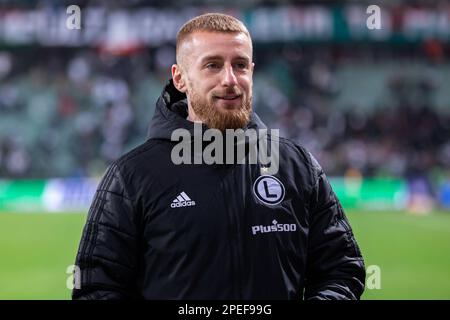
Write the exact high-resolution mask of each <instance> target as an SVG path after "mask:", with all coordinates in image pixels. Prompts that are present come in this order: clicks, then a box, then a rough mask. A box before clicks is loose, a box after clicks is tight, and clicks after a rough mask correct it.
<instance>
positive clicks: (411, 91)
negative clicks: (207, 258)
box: [0, 0, 450, 299]
mask: <svg viewBox="0 0 450 320" xmlns="http://www.w3.org/2000/svg"><path fill="white" fill-rule="evenodd" d="M72 4H77V5H79V6H80V8H81V29H80V30H69V29H68V28H66V20H67V18H68V16H69V15H68V14H67V13H66V8H67V7H68V6H69V5H72ZM371 4H377V5H379V6H380V7H381V18H382V23H381V27H382V28H381V29H380V30H369V29H368V28H367V26H366V20H367V18H368V16H369V14H367V13H366V9H367V7H368V6H369V5H371ZM209 11H219V12H224V13H229V14H232V15H234V16H236V17H238V18H240V19H241V20H243V21H244V22H245V23H246V25H247V26H248V27H249V30H250V32H251V34H252V36H253V41H254V51H255V52H254V55H255V56H254V58H255V63H256V69H255V74H254V108H255V110H256V111H257V112H258V113H259V114H260V116H261V117H262V119H263V120H264V121H265V122H266V123H267V124H268V125H269V127H271V128H279V129H280V131H281V133H282V134H283V135H285V136H287V137H290V138H292V139H294V140H296V141H298V142H300V143H301V144H303V145H305V146H306V147H307V148H309V150H310V151H311V152H312V153H313V154H314V155H315V156H316V157H317V159H318V160H319V162H320V163H321V164H322V166H323V167H324V169H325V171H326V172H327V173H328V176H329V177H330V180H331V181H332V184H333V187H334V188H335V190H336V192H337V193H338V196H339V198H340V199H341V202H342V204H343V205H344V207H345V209H346V211H347V213H348V216H349V219H350V221H351V224H352V226H353V229H354V232H355V234H356V237H357V240H358V241H359V243H360V246H361V250H362V252H363V255H364V257H365V260H366V264H367V267H368V266H371V265H376V266H378V267H379V268H380V271H381V288H379V289H367V290H366V292H365V294H364V296H363V298H364V299H450V255H449V253H450V55H449V54H450V43H449V42H450V3H449V2H448V1H432V0H429V1H426V0H421V1H400V0H396V1H288V0H285V1H268V0H266V1H264V0H239V1H237V0H235V1H220V0H209V1H206V0H205V1H182V2H180V1H174V0H164V1H163V0H153V1H143V0H133V1H124V0H123V1H114V2H107V1H56V0H55V1H52V0H46V1H44V0H43V1H36V0H32V1H25V0H23V1H7V0H6V1H5V0H3V1H0V299H68V298H70V290H69V289H68V288H67V287H66V282H67V279H68V277H69V273H70V271H68V267H69V266H70V265H72V264H73V263H74V259H75V254H76V250H77V247H78V242H79V240H80V236H81V231H82V227H83V225H84V221H85V219H86V213H87V209H88V206H89V203H90V200H91V198H92V195H93V192H94V191H95V188H96V184H97V182H98V179H99V178H100V176H101V175H102V173H103V172H104V170H105V168H106V166H107V165H108V164H109V163H111V161H113V160H114V159H116V158H117V157H119V156H120V155H121V154H123V153H125V152H126V151H128V150H130V149H131V148H133V147H134V146H136V145H137V144H139V143H141V142H143V141H144V140H145V137H146V133H147V129H148V123H149V121H150V119H151V116H152V114H153V110H154V105H155V101H156V99H157V97H158V95H159V94H160V92H161V89H162V86H163V85H164V83H165V82H166V81H167V80H168V78H169V77H170V65H171V64H172V63H173V62H174V56H175V52H174V39H175V34H176V31H177V29H178V28H179V27H180V26H181V25H182V24H183V23H184V22H185V21H186V20H187V19H189V18H191V17H193V16H195V15H197V14H200V13H204V12H209ZM368 276H370V274H368Z"/></svg>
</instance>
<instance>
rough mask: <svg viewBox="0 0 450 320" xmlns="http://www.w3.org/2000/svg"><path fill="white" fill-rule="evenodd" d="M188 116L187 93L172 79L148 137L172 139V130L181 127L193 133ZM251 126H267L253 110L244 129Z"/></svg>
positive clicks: (160, 99) (159, 99)
mask: <svg viewBox="0 0 450 320" xmlns="http://www.w3.org/2000/svg"><path fill="white" fill-rule="evenodd" d="M187 116H188V106H187V98H186V94H184V93H182V92H180V91H178V90H177V89H176V88H175V86H174V85H173V81H172V79H170V80H169V82H168V83H167V84H166V86H165V87H164V89H163V91H162V93H161V96H160V97H159V98H158V100H157V102H156V108H155V113H154V115H153V118H152V120H151V122H150V127H149V130H148V138H149V139H166V140H170V138H171V136H172V132H173V131H174V130H175V129H180V128H184V129H187V130H189V131H190V132H191V133H193V132H194V123H193V122H192V121H189V120H187V119H186V118H187ZM202 127H203V130H206V129H208V127H207V126H206V125H205V124H202ZM250 128H252V129H256V130H258V129H266V128H267V127H266V125H265V124H264V123H263V122H262V121H261V119H260V118H259V117H258V115H257V114H256V113H254V112H253V111H252V113H251V115H250V121H249V123H248V124H247V126H246V127H245V128H244V130H247V129H250Z"/></svg>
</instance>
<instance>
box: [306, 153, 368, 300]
mask: <svg viewBox="0 0 450 320" xmlns="http://www.w3.org/2000/svg"><path fill="white" fill-rule="evenodd" d="M311 161H312V168H313V174H314V176H315V184H314V186H313V188H312V192H311V198H310V218H309V219H310V231H309V240H308V257H307V267H306V280H305V292H304V298H305V300H317V299H320V300H328V299H333V300H334V299H339V300H355V299H359V298H360V296H361V295H362V293H363V291H364V282H365V276H366V273H365V268H364V261H363V258H362V255H361V252H360V250H359V247H358V245H357V243H356V240H355V237H354V235H353V232H352V229H351V227H350V224H349V222H348V220H347V218H346V216H345V213H344V211H343V209H342V206H341V204H340V203H339V200H338V199H337V197H336V195H335V193H334V192H333V190H332V188H331V186H330V183H329V182H328V179H327V178H326V176H325V173H324V172H323V170H322V168H321V167H320V165H319V164H318V163H317V161H316V160H315V159H314V158H313V157H312V156H311Z"/></svg>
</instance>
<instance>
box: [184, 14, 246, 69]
mask: <svg viewBox="0 0 450 320" xmlns="http://www.w3.org/2000/svg"><path fill="white" fill-rule="evenodd" d="M196 31H210V32H229V33H244V34H245V35H246V36H247V37H248V38H249V40H250V44H251V43H252V39H251V37H250V33H249V32H248V30H247V28H246V27H245V25H244V24H243V23H242V22H241V21H240V20H238V19H236V18H235V17H233V16H230V15H227V14H222V13H205V14H202V15H200V16H197V17H195V18H193V19H191V20H189V21H188V22H186V23H185V24H184V25H183V26H181V28H180V30H179V31H178V33H177V44H176V59H177V63H179V62H180V60H181V57H180V56H179V51H180V50H179V48H180V46H181V44H182V43H183V41H184V40H185V39H186V38H187V37H189V36H190V35H191V34H192V33H194V32H196Z"/></svg>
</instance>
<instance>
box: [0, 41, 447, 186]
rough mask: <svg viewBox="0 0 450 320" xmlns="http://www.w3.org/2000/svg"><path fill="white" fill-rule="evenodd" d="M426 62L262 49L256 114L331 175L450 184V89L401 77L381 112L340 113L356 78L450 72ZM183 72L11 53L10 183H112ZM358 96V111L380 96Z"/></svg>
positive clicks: (370, 53)
mask: <svg viewBox="0 0 450 320" xmlns="http://www.w3.org/2000/svg"><path fill="white" fill-rule="evenodd" d="M417 51H418V52H417V53H414V52H413V53H411V50H409V49H408V48H406V49H405V50H404V52H403V53H402V52H399V51H398V50H396V51H393V52H389V50H384V51H383V55H382V56H379V55H378V54H377V51H376V50H370V49H364V48H362V49H361V50H358V49H355V48H331V47H326V46H325V47H316V46H312V47H308V46H305V47H303V46H296V45H278V46H271V47H270V48H267V47H256V48H255V62H256V68H255V74H254V100H253V101H254V108H255V110H256V112H257V113H258V114H260V116H261V118H262V119H263V121H265V122H266V124H267V125H268V126H269V127H270V128H274V129H280V132H281V134H282V135H284V136H286V137H289V138H291V139H294V140H295V141H297V142H299V143H301V144H303V145H304V146H306V147H307V148H308V149H309V150H310V151H311V152H312V153H313V154H314V155H315V156H316V157H317V159H318V160H319V162H320V163H321V164H322V165H323V167H324V168H325V170H326V171H327V173H328V175H332V176H342V175H360V176H366V177H409V176H411V175H427V176H430V177H443V176H445V175H446V174H448V172H450V171H449V169H450V139H449V137H450V112H449V111H450V100H449V101H447V102H448V105H447V107H448V110H446V109H445V108H444V109H442V108H441V109H439V108H436V106H434V105H433V101H434V100H433V94H434V91H435V89H436V88H437V87H439V86H445V85H446V84H444V83H439V79H437V80H436V79H434V78H431V79H430V77H428V76H426V75H425V74H424V75H423V76H419V77H416V78H414V79H411V78H409V77H407V76H404V75H401V74H400V75H397V76H395V77H393V76H389V77H387V78H386V79H385V81H384V82H383V83H382V84H383V86H384V87H385V88H384V89H385V90H386V91H385V92H387V93H388V95H387V96H386V97H382V98H384V99H378V100H374V101H373V102H371V103H372V104H373V105H372V106H369V107H368V106H367V103H366V104H364V103H361V105H358V104H353V105H347V106H346V105H344V106H342V105H338V104H337V103H336V101H338V100H339V98H340V96H341V95H342V90H343V88H344V87H345V84H344V83H342V80H341V78H340V77H339V75H340V72H341V71H342V69H344V68H345V66H348V65H352V66H353V67H354V66H361V68H360V69H364V68H363V67H364V66H370V65H374V64H375V65H383V64H386V63H394V64H395V63H397V62H398V61H404V60H407V61H409V62H410V63H415V64H423V65H427V66H429V67H431V68H432V69H434V70H440V69H441V68H443V66H447V65H448V63H449V61H446V60H445V59H440V60H439V61H435V60H430V59H429V57H427V56H426V54H423V51H421V50H417ZM173 62H174V48H173V46H171V45H167V46H162V47H159V48H155V49H139V50H136V51H135V52H127V53H126V54H124V55H115V54H111V53H109V52H103V51H101V50H93V49H76V50H73V49H68V48H65V49H64V48H63V49H61V48H59V49H58V48H46V49H42V48H41V49H39V48H34V49H21V48H16V49H12V50H8V51H0V176H1V177H2V178H3V177H7V178H23V177H26V178H47V177H76V176H99V175H101V174H102V173H103V171H104V169H105V168H106V166H107V165H108V164H109V163H110V162H111V161H113V160H114V159H116V158H118V157H119V156H120V155H121V154H123V153H125V152H126V151H128V150H130V149H132V148H133V147H134V146H136V145H138V144H139V143H141V142H143V141H145V139H146V133H147V130H148V125H149V122H150V119H151V117H152V115H153V112H154V107H155V102H156V99H157V98H158V96H159V94H160V92H161V90H162V88H163V86H164V84H165V82H166V81H167V80H168V79H169V77H170V65H171V64H172V63H173ZM363 75H364V76H365V77H367V79H370V77H371V73H370V71H367V72H366V73H363ZM346 86H347V87H349V86H350V88H351V84H346ZM351 94H352V95H354V96H355V99H354V100H355V101H358V98H359V97H361V99H363V98H364V97H365V96H367V95H368V92H360V91H354V92H351Z"/></svg>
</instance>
